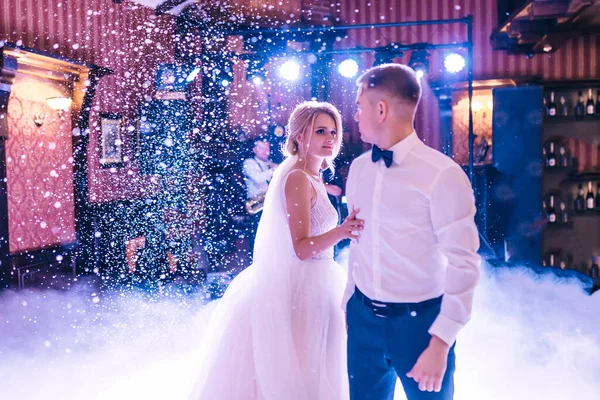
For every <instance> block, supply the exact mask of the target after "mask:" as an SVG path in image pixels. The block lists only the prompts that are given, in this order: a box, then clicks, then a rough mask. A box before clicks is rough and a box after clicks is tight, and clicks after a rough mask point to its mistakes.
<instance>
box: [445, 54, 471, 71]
mask: <svg viewBox="0 0 600 400" xmlns="http://www.w3.org/2000/svg"><path fill="white" fill-rule="evenodd" d="M465 65H467V63H466V62H465V58H464V57H463V56H461V55H460V54H456V53H452V54H448V55H447V56H446V58H445V59H444V67H446V71H448V72H451V73H453V74H455V73H457V72H460V71H462V70H463V68H465Z"/></svg>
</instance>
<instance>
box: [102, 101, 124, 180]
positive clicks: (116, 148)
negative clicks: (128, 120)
mask: <svg viewBox="0 0 600 400" xmlns="http://www.w3.org/2000/svg"><path fill="white" fill-rule="evenodd" d="M100 131H101V134H100V166H102V167H104V168H111V167H122V166H123V134H122V132H123V116H122V115H120V114H108V113H103V114H100Z"/></svg>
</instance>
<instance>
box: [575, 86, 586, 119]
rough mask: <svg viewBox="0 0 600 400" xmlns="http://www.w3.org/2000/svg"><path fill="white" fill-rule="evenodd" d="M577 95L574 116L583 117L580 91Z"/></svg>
mask: <svg viewBox="0 0 600 400" xmlns="http://www.w3.org/2000/svg"><path fill="white" fill-rule="evenodd" d="M578 95H579V99H578V101H577V105H576V106H575V116H576V117H583V115H584V114H585V106H584V104H583V92H582V91H581V90H580V91H579V94H578Z"/></svg>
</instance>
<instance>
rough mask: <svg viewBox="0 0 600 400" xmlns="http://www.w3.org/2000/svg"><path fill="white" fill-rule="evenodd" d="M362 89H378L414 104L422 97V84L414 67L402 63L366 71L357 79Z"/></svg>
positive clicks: (383, 65)
mask: <svg viewBox="0 0 600 400" xmlns="http://www.w3.org/2000/svg"><path fill="white" fill-rule="evenodd" d="M356 84H357V85H358V86H360V87H361V88H362V90H369V89H376V90H379V91H381V92H384V93H385V94H387V95H389V96H391V97H393V98H396V99H398V100H401V101H403V102H406V103H409V104H412V105H414V106H415V107H416V106H417V104H419V100H420V99H421V84H420V83H419V78H418V77H417V74H416V73H415V71H413V70H412V68H410V67H408V66H406V65H402V64H382V65H379V66H377V67H373V68H371V69H369V70H367V71H366V72H364V73H363V74H362V75H361V76H360V77H358V79H357V80H356Z"/></svg>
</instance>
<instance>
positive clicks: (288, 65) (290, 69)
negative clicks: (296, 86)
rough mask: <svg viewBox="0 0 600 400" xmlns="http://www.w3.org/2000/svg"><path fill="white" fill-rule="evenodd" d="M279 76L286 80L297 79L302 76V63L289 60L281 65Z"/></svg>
mask: <svg viewBox="0 0 600 400" xmlns="http://www.w3.org/2000/svg"><path fill="white" fill-rule="evenodd" d="M279 76H280V77H282V78H283V79H285V80H286V81H295V80H297V79H298V77H299V76H300V65H298V63H297V62H296V61H294V60H288V61H286V62H284V63H283V64H281V67H279Z"/></svg>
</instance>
